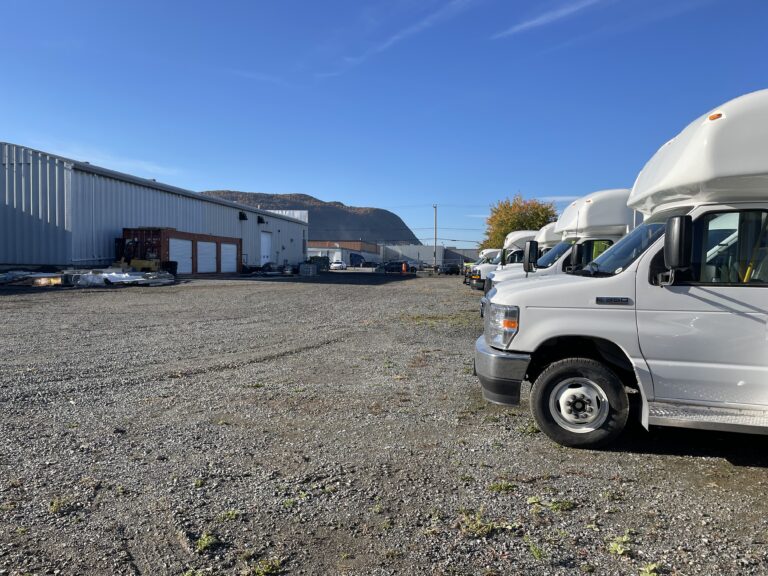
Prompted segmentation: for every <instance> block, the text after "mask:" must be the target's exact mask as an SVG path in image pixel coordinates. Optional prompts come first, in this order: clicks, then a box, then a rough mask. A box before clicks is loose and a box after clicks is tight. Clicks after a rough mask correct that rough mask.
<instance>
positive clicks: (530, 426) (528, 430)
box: [517, 420, 541, 436]
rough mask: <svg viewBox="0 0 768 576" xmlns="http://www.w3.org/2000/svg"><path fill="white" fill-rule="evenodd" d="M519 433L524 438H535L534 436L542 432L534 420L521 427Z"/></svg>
mask: <svg viewBox="0 0 768 576" xmlns="http://www.w3.org/2000/svg"><path fill="white" fill-rule="evenodd" d="M517 431H518V432H520V434H522V435H523V436H533V435H534V434H538V433H539V432H541V430H539V428H538V427H537V426H536V423H535V422H534V421H533V420H529V421H528V422H526V424H525V425H523V426H520V428H518V429H517Z"/></svg>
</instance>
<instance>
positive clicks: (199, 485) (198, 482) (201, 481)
mask: <svg viewBox="0 0 768 576" xmlns="http://www.w3.org/2000/svg"><path fill="white" fill-rule="evenodd" d="M194 486H195V488H202V487H203V486H205V478H195V483H194Z"/></svg>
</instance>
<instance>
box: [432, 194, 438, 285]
mask: <svg viewBox="0 0 768 576" xmlns="http://www.w3.org/2000/svg"><path fill="white" fill-rule="evenodd" d="M432 208H434V209H435V251H434V252H433V253H432V256H433V262H432V269H433V270H437V204H432Z"/></svg>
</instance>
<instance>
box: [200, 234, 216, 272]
mask: <svg viewBox="0 0 768 576" xmlns="http://www.w3.org/2000/svg"><path fill="white" fill-rule="evenodd" d="M212 272H216V242H198V243H197V273H198V274H210V273H212Z"/></svg>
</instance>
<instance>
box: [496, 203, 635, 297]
mask: <svg viewBox="0 0 768 576" xmlns="http://www.w3.org/2000/svg"><path fill="white" fill-rule="evenodd" d="M628 199H629V190H628V189H626V188H614V189H610V190H598V191H597V192H592V193H590V194H587V195H586V196H584V197H583V198H579V199H578V200H575V201H574V202H572V203H571V204H570V205H569V206H568V207H567V208H566V209H565V210H563V213H562V214H561V215H560V217H559V218H558V219H557V222H556V223H555V227H554V233H555V234H556V235H559V237H560V240H561V241H560V242H559V243H558V244H557V245H556V246H554V247H553V248H552V249H551V250H549V251H548V252H547V253H546V254H544V255H543V256H541V257H540V258H539V259H538V260H537V262H536V266H535V268H534V270H535V271H536V274H537V275H538V276H547V275H549V274H562V273H564V272H567V271H573V270H578V269H580V268H582V267H583V266H584V265H585V264H587V263H588V262H591V261H592V260H594V259H595V258H597V257H598V256H599V255H600V254H602V253H603V251H604V250H605V249H606V248H608V247H609V246H611V245H612V244H613V243H614V242H616V241H617V240H618V239H619V238H621V237H622V236H624V235H625V234H626V233H627V232H629V231H630V230H632V228H634V225H635V214H634V211H633V210H632V209H631V208H629V207H628V206H627V200H628ZM574 246H575V247H576V248H575V250H574V249H573V247H574ZM526 276H527V273H526V272H525V271H524V270H523V264H522V262H521V263H519V264H513V265H510V266H507V267H505V268H504V270H496V271H494V272H492V273H490V274H488V275H487V276H486V280H485V283H484V285H483V288H484V290H485V293H486V294H487V293H488V292H489V291H490V290H491V288H492V287H493V286H495V285H496V284H500V283H501V282H507V281H512V280H520V279H521V278H525V277H526Z"/></svg>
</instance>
